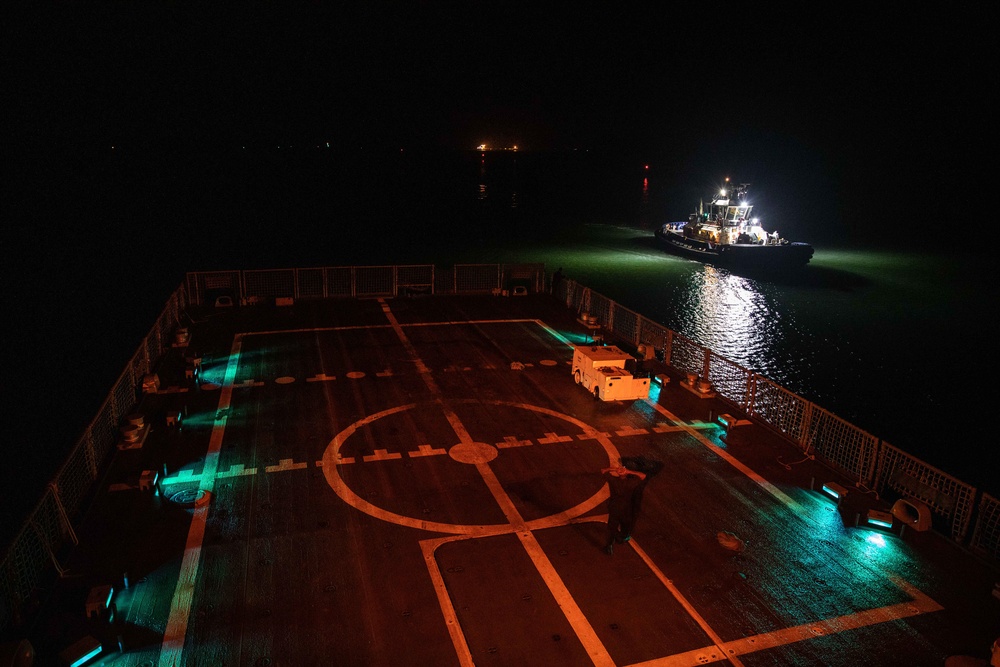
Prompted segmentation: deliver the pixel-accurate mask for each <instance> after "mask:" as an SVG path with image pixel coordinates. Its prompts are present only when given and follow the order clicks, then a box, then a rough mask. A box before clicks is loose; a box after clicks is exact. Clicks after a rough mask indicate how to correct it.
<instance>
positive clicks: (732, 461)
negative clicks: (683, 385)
mask: <svg viewBox="0 0 1000 667" xmlns="http://www.w3.org/2000/svg"><path fill="white" fill-rule="evenodd" d="M645 400H646V403H647V404H649V405H650V406H651V407H652V408H653V409H654V410H656V411H657V412H659V413H660V414H662V415H663V416H664V417H666V418H667V419H669V420H670V421H672V422H674V423H675V424H678V425H679V426H680V428H681V430H683V431H686V432H687V433H688V434H689V435H691V436H692V437H694V438H695V439H696V440H697V441H698V442H700V443H701V444H702V445H704V446H705V447H707V448H708V449H710V450H711V451H712V453H713V454H715V455H716V456H718V457H719V458H721V459H723V460H724V461H726V462H727V463H728V464H729V465H731V466H733V467H734V468H736V469H737V470H739V471H740V472H741V473H743V474H744V475H746V476H747V477H748V478H749V479H751V480H752V481H754V482H756V484H757V485H758V486H759V487H761V488H762V489H764V490H765V491H767V492H768V493H769V494H771V495H772V496H774V497H775V498H776V499H777V500H778V501H779V502H781V503H782V504H783V505H785V506H786V507H788V508H789V509H790V510H792V511H793V512H794V513H795V514H796V515H797V516H803V515H804V514H805V510H804V508H803V507H802V506H801V505H799V503H798V502H797V501H795V500H793V499H792V497H791V496H789V495H788V494H786V493H785V492H784V491H782V490H781V489H779V488H778V487H776V486H775V485H774V484H771V483H770V482H769V481H767V480H766V479H764V478H763V477H761V476H760V475H758V474H757V473H756V472H754V471H753V470H752V469H751V468H750V467H749V466H747V465H746V464H744V463H743V462H742V461H740V460H739V459H737V458H736V457H735V456H733V455H732V454H730V453H729V452H727V451H726V450H724V449H723V448H721V447H719V446H718V445H716V444H715V443H714V442H712V441H711V440H709V439H708V438H706V437H705V436H703V435H702V434H701V433H699V432H698V431H697V430H696V429H695V428H694V427H693V426H688V425H686V424H684V423H683V422H681V420H680V419H679V418H678V417H677V416H676V415H674V414H673V413H671V412H670V411H669V410H667V409H666V408H665V407H663V406H662V405H660V404H659V402H658V401H654V400H652V399H650V398H647V399H645Z"/></svg>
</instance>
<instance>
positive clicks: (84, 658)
mask: <svg viewBox="0 0 1000 667" xmlns="http://www.w3.org/2000/svg"><path fill="white" fill-rule="evenodd" d="M101 650H102V647H101V645H100V644H98V645H97V646H96V647H94V650H92V651H91V652H90V653H87V654H86V655H83V656H80V659H79V660H77V661H76V662H74V663H73V664H71V665H70V667H80V665H83V664H85V663H86V662H87V661H88V660H90V659H91V658H95V657H97V655H98V654H100V652H101Z"/></svg>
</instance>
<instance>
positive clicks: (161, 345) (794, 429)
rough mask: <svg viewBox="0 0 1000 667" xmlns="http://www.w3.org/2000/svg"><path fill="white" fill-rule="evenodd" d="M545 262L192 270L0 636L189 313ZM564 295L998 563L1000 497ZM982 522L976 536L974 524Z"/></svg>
mask: <svg viewBox="0 0 1000 667" xmlns="http://www.w3.org/2000/svg"><path fill="white" fill-rule="evenodd" d="M547 285H548V282H547V279H546V275H545V271H544V265H541V264H459V265H455V266H452V267H450V268H449V269H447V270H441V269H436V268H435V267H434V265H429V264H422V265H407V266H375V267H372V266H365V267H322V268H305V269H276V270H259V271H215V272H200V273H189V274H188V275H187V277H186V279H185V281H184V283H183V284H182V285H180V286H179V287H178V288H177V290H176V291H175V292H174V293H173V294H172V295H171V296H170V298H169V299H168V301H167V303H166V306H165V307H164V309H163V312H162V313H161V314H160V316H159V317H158V318H157V320H156V322H155V323H154V325H153V327H152V329H151V330H150V332H149V334H148V335H147V336H146V337H145V338H144V339H143V341H142V343H141V344H140V346H139V348H138V350H136V352H135V354H134V355H133V356H132V358H131V360H130V361H129V363H128V364H127V365H126V367H125V369H124V370H123V371H122V373H121V375H120V376H119V378H118V380H117V381H116V382H115V384H114V386H113V387H112V389H111V391H110V393H109V394H108V396H107V398H106V399H105V401H104V403H103V404H102V406H101V408H100V410H99V411H98V414H97V416H96V417H95V418H94V420H93V421H92V422H91V423H90V424H89V425H88V426H87V428H86V429H85V430H84V433H83V435H82V436H81V437H80V439H79V440H78V441H77V443H76V445H75V447H74V448H73V449H72V451H71V452H70V454H69V456H68V457H67V459H66V461H65V463H64V464H63V465H62V466H61V467H60V468H59V470H58V472H57V473H56V476H55V478H54V479H53V481H52V482H51V483H50V484H49V486H48V488H47V489H46V491H45V493H44V494H43V496H42V498H41V500H40V501H39V503H38V505H37V506H36V508H35V509H34V510H33V511H32V513H31V514H30V515H29V516H28V518H27V520H26V521H25V523H24V525H23V526H22V528H21V530H20V531H19V532H18V533H17V534H16V535H15V537H14V539H13V540H12V542H11V544H10V546H9V548H8V550H7V552H6V554H5V555H4V558H3V560H2V572H0V631H5V630H7V629H8V628H9V627H11V626H17V625H20V623H21V622H22V620H23V619H24V618H25V617H26V616H28V615H29V614H30V612H31V611H32V609H33V608H34V607H35V606H36V605H37V604H39V600H38V599H37V596H38V592H39V591H40V590H44V589H45V588H47V584H48V583H50V582H51V580H52V579H54V578H55V577H57V576H61V575H63V574H64V571H63V567H62V564H61V562H62V559H63V558H64V557H65V555H66V553H67V551H68V550H69V549H71V548H72V547H73V546H74V545H75V544H76V542H77V538H76V533H75V525H76V523H75V522H78V521H79V520H80V516H81V514H82V512H83V509H84V507H85V506H86V505H87V503H88V502H89V500H90V499H91V498H92V497H93V495H94V493H95V491H96V489H97V486H98V480H99V479H100V478H101V475H102V474H103V473H104V471H105V470H106V469H107V467H108V465H109V464H110V461H111V460H112V458H113V455H114V453H115V451H116V450H117V442H118V439H119V426H120V425H121V422H122V419H123V418H124V417H125V416H127V415H129V414H130V413H131V412H132V411H134V409H135V407H136V405H137V404H138V401H139V399H140V398H141V395H142V387H143V382H144V380H145V379H146V377H147V376H148V375H149V374H151V373H153V372H154V369H155V368H156V366H157V364H158V363H159V361H160V360H161V358H162V357H163V355H164V353H165V352H166V351H167V350H168V349H169V348H170V347H171V346H172V344H173V343H174V337H175V334H176V331H177V329H178V328H179V327H180V325H181V321H182V315H183V313H184V311H185V310H186V309H187V308H188V307H189V306H212V305H216V304H220V305H221V304H224V303H225V302H226V300H227V299H228V302H229V303H232V304H253V303H260V302H263V301H267V300H271V299H330V298H359V297H375V296H388V297H392V296H402V295H406V294H413V293H427V294H430V293H435V294H483V293H487V294H488V293H503V292H505V291H509V292H511V293H514V294H517V293H518V292H519V291H521V290H523V291H526V292H541V291H545V290H546V289H547ZM556 296H557V297H558V298H559V299H560V300H562V301H563V302H564V303H565V304H566V306H567V307H568V308H572V309H573V310H575V311H577V312H578V313H579V312H583V311H586V312H587V313H589V314H590V315H593V316H595V317H597V318H598V320H599V322H600V323H601V325H602V327H603V329H604V332H605V333H606V334H607V335H609V336H613V337H614V338H615V339H617V340H619V341H621V342H623V343H628V344H631V345H634V346H636V347H638V346H640V345H644V346H647V347H648V346H652V348H653V349H654V350H656V352H657V354H658V356H659V357H660V358H662V359H663V361H664V362H665V363H666V364H667V365H668V366H670V367H671V368H672V369H674V370H676V371H678V372H680V373H683V374H687V373H692V374H695V375H697V376H699V377H701V378H707V379H708V380H709V381H710V382H711V385H712V388H713V391H715V392H716V393H717V394H718V395H720V396H721V397H722V398H723V399H724V400H726V401H728V402H730V403H732V404H733V405H734V406H736V407H738V408H739V409H740V410H742V411H744V412H745V413H746V414H747V415H749V416H750V417H751V418H752V419H754V420H756V421H757V422H759V423H761V424H763V425H765V426H767V427H768V428H770V429H772V430H774V431H775V432H777V433H779V434H781V435H782V436H784V437H786V438H787V439H788V440H790V441H791V442H792V443H794V444H795V445H796V446H798V447H799V448H800V449H802V451H803V452H806V453H809V454H812V455H815V456H816V458H817V459H819V460H820V461H822V462H824V463H826V464H828V465H830V466H831V467H833V468H835V469H837V470H840V471H843V472H844V473H846V474H848V475H849V476H850V477H852V478H854V479H856V480H857V483H858V485H859V486H862V487H864V488H868V489H873V490H875V491H876V492H878V493H880V494H887V493H895V494H898V495H900V496H905V497H908V498H913V499H916V500H919V501H921V502H923V503H925V504H926V505H927V506H928V507H930V508H931V510H933V511H934V513H935V514H936V515H937V516H938V517H939V518H940V519H941V520H942V521H943V522H944V523H945V525H946V528H947V530H948V532H950V535H951V537H952V538H953V539H955V540H956V541H958V542H959V543H963V544H965V545H967V546H968V547H969V548H970V550H971V551H972V552H974V553H977V554H980V555H982V556H985V557H987V558H991V559H994V560H997V559H1000V500H997V499H996V498H995V497H993V496H991V495H989V494H986V493H982V494H979V496H978V498H977V494H976V489H975V488H974V487H972V486H970V485H968V484H965V483H963V482H961V481H959V480H957V479H955V478H954V477H951V476H950V475H948V474H946V473H944V472H942V471H940V470H938V469H936V468H934V467H932V466H929V465H927V464H926V463H924V462H923V461H920V460H919V459H916V458H914V457H912V456H909V455H908V454H906V453H905V452H903V451H901V450H899V449H897V448H895V447H893V446H892V445H890V444H889V443H887V442H884V441H881V440H879V439H878V438H876V437H875V436H873V435H871V434H869V433H866V432H865V431H863V430H861V429H859V428H857V427H855V426H853V425H852V424H850V423H848V422H846V421H844V420H842V419H840V418H839V417H837V416H836V415H833V414H832V413H830V412H828V411H826V410H824V409H822V408H820V407H819V406H817V405H814V404H812V403H810V402H809V401H806V400H805V399H803V398H801V397H799V396H797V395H795V394H793V393H791V392H789V391H788V390H786V389H784V388H782V387H780V386H779V385H777V384H775V383H773V382H771V381H770V380H768V379H767V378H765V377H762V376H760V375H758V374H756V373H753V372H751V371H749V370H747V369H745V368H743V367H741V366H740V365H738V364H736V363H733V362H732V361H729V360H727V359H725V358H724V357H721V356H720V355H718V354H715V353H714V352H712V351H711V350H709V349H707V348H705V347H703V346H701V345H700V344H698V343H697V342H696V341H693V340H691V339H689V338H686V337H684V336H682V335H681V334H678V333H676V332H674V331H671V330H670V329H668V328H666V327H664V326H663V325H661V324H658V323H656V322H653V321H651V320H648V319H646V318H644V317H642V316H641V315H639V314H637V313H635V312H633V311H631V310H629V309H627V308H625V307H623V306H621V305H620V304H617V303H615V302H614V301H612V300H611V299H608V298H607V297H605V296H603V295H600V294H597V293H596V292H593V291H592V290H590V289H589V288H587V287H584V286H583V285H580V284H578V283H576V282H574V281H571V280H564V281H562V282H561V283H560V285H559V287H558V289H557V290H556ZM973 525H974V528H973V529H972V532H971V537H969V529H970V527H972V526H973Z"/></svg>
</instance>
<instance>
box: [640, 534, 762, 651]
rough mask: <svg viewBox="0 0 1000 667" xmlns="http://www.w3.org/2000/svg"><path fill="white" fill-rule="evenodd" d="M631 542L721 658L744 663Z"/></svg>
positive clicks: (661, 572)
mask: <svg viewBox="0 0 1000 667" xmlns="http://www.w3.org/2000/svg"><path fill="white" fill-rule="evenodd" d="M631 544H632V548H633V549H634V550H635V552H636V553H637V554H639V557H640V558H642V560H643V561H645V563H646V567H648V568H649V569H650V570H651V571H652V572H653V574H655V575H656V578H657V579H659V580H660V583H662V584H663V585H664V587H665V588H666V589H667V590H668V591H670V594H671V595H673V596H674V599H675V600H677V602H679V603H680V605H681V606H682V607H684V611H685V612H687V615H688V616H690V617H691V618H692V619H693V620H694V622H695V623H697V624H698V627H700V628H701V629H702V631H703V632H704V633H705V634H706V635H708V638H709V639H711V640H712V642H713V643H714V644H715V647H716V648H718V649H719V651H720V652H721V654H722V657H721V658H720V659H728V660H729V661H730V662H732V663H733V664H734V665H737V667H739V666H740V665H742V664H743V663H742V662H740V661H739V660H738V659H737V658H736V657H735V656H734V655H732V654H730V653H727V652H726V650H725V649H724V648H723V647H722V645H723V641H722V638H721V637H719V635H717V634H716V633H715V630H713V629H712V626H710V625H709V624H708V621H706V620H705V619H704V618H703V617H702V615H701V614H699V613H698V610H697V609H695V608H694V605H692V604H691V603H690V602H688V599H687V598H685V597H684V595H683V594H682V593H681V592H680V590H678V588H677V587H676V586H674V582H673V581H671V580H670V579H668V578H667V576H666V575H665V574H663V571H662V570H660V568H658V567H657V566H656V563H654V562H653V559H652V558H650V557H649V555H648V554H647V553H646V552H645V551H643V549H642V548H641V547H640V546H639V545H638V544H637V543H636V540H635V539H634V538H633V539H632V540H631Z"/></svg>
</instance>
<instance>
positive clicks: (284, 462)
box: [264, 459, 306, 472]
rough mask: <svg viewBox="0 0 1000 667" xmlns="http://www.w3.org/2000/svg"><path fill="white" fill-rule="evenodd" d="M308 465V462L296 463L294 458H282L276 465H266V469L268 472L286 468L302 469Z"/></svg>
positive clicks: (280, 470)
mask: <svg viewBox="0 0 1000 667" xmlns="http://www.w3.org/2000/svg"><path fill="white" fill-rule="evenodd" d="M305 467H306V463H305V462H304V461H303V462H302V463H294V462H293V461H292V459H280V460H279V461H278V465H276V466H264V470H265V471H267V472H284V471H286V470H302V469H303V468H305Z"/></svg>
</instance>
